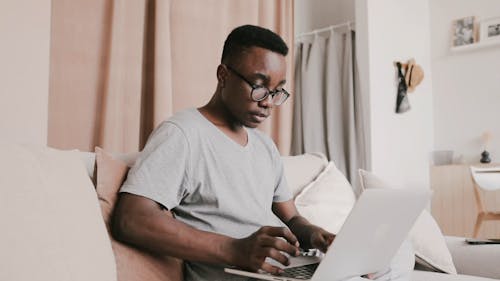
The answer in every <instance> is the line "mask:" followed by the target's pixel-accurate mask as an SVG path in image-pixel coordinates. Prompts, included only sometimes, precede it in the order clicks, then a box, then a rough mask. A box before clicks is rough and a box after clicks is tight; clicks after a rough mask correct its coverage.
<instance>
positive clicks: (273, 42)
mask: <svg viewBox="0 0 500 281" xmlns="http://www.w3.org/2000/svg"><path fill="white" fill-rule="evenodd" d="M250 47H260V48H264V49H267V50H270V51H273V52H276V53H278V54H281V55H283V56H286V55H287V54H288V46H287V45H286V43H285V41H283V39H281V37H280V36H279V35H278V34H276V33H274V32H272V31H271V30H269V29H267V28H263V27H260V26H255V25H242V26H240V27H237V28H235V29H233V31H231V33H229V35H228V36H227V38H226V41H225V42H224V49H223V50H222V58H221V62H222V63H224V62H227V61H228V60H232V59H233V58H234V57H236V56H238V55H240V54H241V53H242V52H243V51H244V50H245V49H247V48H250Z"/></svg>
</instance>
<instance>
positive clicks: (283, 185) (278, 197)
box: [273, 143, 293, 202]
mask: <svg viewBox="0 0 500 281" xmlns="http://www.w3.org/2000/svg"><path fill="white" fill-rule="evenodd" d="M273 161H274V167H276V168H275V170H276V185H275V188H274V197H273V202H285V201H288V200H291V199H293V196H292V192H291V191H290V188H288V183H287V181H286V178H285V170H284V168H283V161H282V160H281V156H280V154H279V151H278V149H277V148H276V146H274V143H273Z"/></svg>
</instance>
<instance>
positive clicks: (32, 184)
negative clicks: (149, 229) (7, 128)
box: [0, 142, 116, 281]
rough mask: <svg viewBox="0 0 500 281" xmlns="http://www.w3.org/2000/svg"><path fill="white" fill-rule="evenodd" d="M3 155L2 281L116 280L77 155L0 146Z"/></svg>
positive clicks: (0, 202) (98, 214)
mask: <svg viewBox="0 0 500 281" xmlns="http://www.w3.org/2000/svg"><path fill="white" fill-rule="evenodd" d="M0 155H2V161H1V162H0V171H2V175H1V176H0V187H1V189H2V190H1V194H2V195H1V196H0V206H1V207H0V208H1V212H0V221H1V222H2V234H1V235H2V239H0V249H1V250H0V280H16V281H24V280H25V281H33V280H37V281H45V280H47V281H49V280H50V281H52V280H72V281H78V280H81V281H88V280H96V281H98V280H103V281H113V280H116V268H115V261H114V257H113V253H112V250H111V244H110V241H109V239H108V236H107V233H106V228H105V226H104V223H103V220H102V219H101V212H100V209H99V204H98V201H97V196H96V193H95V191H94V187H93V185H92V183H91V181H90V179H89V177H88V176H87V172H86V168H85V166H84V165H83V163H82V161H81V159H80V158H79V155H78V153H77V152H63V151H59V150H55V149H49V148H38V147H27V146H22V145H17V144H7V143H1V142H0Z"/></svg>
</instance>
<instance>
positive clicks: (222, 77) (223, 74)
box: [217, 64, 228, 88]
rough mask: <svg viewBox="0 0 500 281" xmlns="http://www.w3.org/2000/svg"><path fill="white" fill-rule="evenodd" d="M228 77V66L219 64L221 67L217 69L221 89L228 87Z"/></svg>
mask: <svg viewBox="0 0 500 281" xmlns="http://www.w3.org/2000/svg"><path fill="white" fill-rule="evenodd" d="M227 75H228V71H227V68H226V66H225V65H223V64H219V66H218V67H217V81H218V83H219V86H220V87H221V88H224V87H225V86H226V79H227Z"/></svg>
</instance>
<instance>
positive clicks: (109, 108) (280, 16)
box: [48, 0, 293, 154]
mask: <svg viewBox="0 0 500 281" xmlns="http://www.w3.org/2000/svg"><path fill="white" fill-rule="evenodd" d="M242 24H256V25H260V26H264V27H267V28H269V29H271V30H274V31H275V32H277V33H279V34H280V35H281V36H282V37H283V39H284V40H285V41H286V42H287V44H288V45H289V47H290V51H292V50H293V1H292V0H281V1H280V0H267V1H266V0H260V1H253V0H236V1H235V0H170V1H169V0H134V1H125V0H115V1H112V0H106V1H103V0H78V1H75V0H53V2H52V35H51V67H50V90H49V92H50V94H49V132H48V144H49V145H50V146H53V147H57V148H62V149H72V148H78V149H81V150H86V151H93V150H94V146H96V145H98V146H101V147H103V148H105V149H106V150H110V151H115V152H131V151H137V150H140V149H142V147H143V146H144V144H145V141H146V140H147V137H148V135H149V134H150V133H151V131H152V130H153V129H154V128H155V127H156V126H157V125H158V124H159V123H160V122H161V121H163V120H165V119H166V118H168V117H169V116H171V115H172V114H173V113H175V112H177V111H179V110H183V109H185V108H189V107H199V106H201V105H203V104H205V103H206V102H207V101H208V100H209V98H210V97H211V96H212V94H213V92H214V90H215V86H216V82H217V80H216V68H217V65H218V64H219V61H220V56H221V53H222V46H223V43H224V39H225V37H226V36H227V34H228V33H229V32H230V31H231V30H232V29H233V28H234V27H236V26H239V25H242ZM292 58H293V54H292V53H291V52H290V54H289V55H288V57H287V63H288V70H287V81H288V83H287V84H288V86H287V87H288V88H289V89H291V88H292V86H293V85H291V82H292V73H293V72H292ZM291 114H292V99H290V100H289V101H287V103H285V104H284V105H282V106H281V107H280V108H277V109H275V110H274V112H273V116H272V118H270V120H268V121H266V123H265V124H263V126H262V127H261V128H260V129H261V130H263V131H265V132H267V133H269V134H270V135H271V137H272V138H273V139H274V140H275V142H276V143H277V145H278V147H279V149H280V151H281V152H282V153H283V154H288V152H289V150H290V140H291V124H292V122H291V119H292V118H291Z"/></svg>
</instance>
